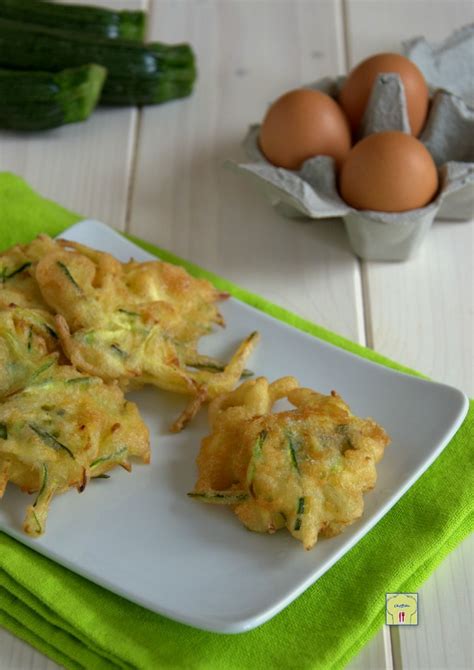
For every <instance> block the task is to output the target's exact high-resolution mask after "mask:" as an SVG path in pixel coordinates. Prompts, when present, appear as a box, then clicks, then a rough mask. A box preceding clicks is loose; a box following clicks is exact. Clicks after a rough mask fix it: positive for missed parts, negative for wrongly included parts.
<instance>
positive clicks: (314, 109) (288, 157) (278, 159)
mask: <svg viewBox="0 0 474 670" xmlns="http://www.w3.org/2000/svg"><path fill="white" fill-rule="evenodd" d="M259 143H260V149H261V150H262V152H263V154H264V155H265V157H266V158H267V160H269V161H270V163H273V165H277V166H278V167H284V168H287V169H289V170H298V168H300V167H301V165H302V163H304V161H305V160H307V159H308V158H312V157H313V156H332V157H333V158H334V159H335V161H336V163H337V164H338V165H340V164H341V162H342V161H343V159H344V157H345V156H346V154H347V153H348V151H349V149H350V148H351V133H350V130H349V124H348V123H347V119H346V117H345V116H344V114H343V112H342V110H341V108H340V107H339V105H338V104H337V102H335V101H334V100H333V99H332V98H330V97H329V96H328V95H326V94H325V93H321V91H313V90H310V89H305V88H301V89H297V90H295V91H290V92H289V93H285V95H282V96H281V98H278V100H276V101H275V102H274V103H273V105H272V106H271V107H270V109H269V110H268V112H267V114H266V116H265V118H264V120H263V123H262V127H261V129H260V138H259Z"/></svg>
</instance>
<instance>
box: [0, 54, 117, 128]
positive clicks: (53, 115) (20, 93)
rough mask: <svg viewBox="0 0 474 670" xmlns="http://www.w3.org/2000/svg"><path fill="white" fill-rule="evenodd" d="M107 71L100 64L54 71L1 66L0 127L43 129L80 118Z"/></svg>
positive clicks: (90, 108)
mask: <svg viewBox="0 0 474 670" xmlns="http://www.w3.org/2000/svg"><path fill="white" fill-rule="evenodd" d="M106 74H107V71H106V69H105V68H103V67H102V66H100V65H82V66H81V67H78V68H73V69H68V70H63V71H62V72H56V73H51V72H18V71H15V70H1V69H0V100H1V104H0V127H1V128H8V129H10V130H45V129H47V128H56V127H57V126H62V125H64V124H66V123H74V122H76V121H83V120H84V119H87V118H88V117H89V115H90V114H91V112H92V111H93V109H94V108H95V106H96V104H97V101H98V99H99V96H100V92H101V89H102V86H103V83H104V81H105V77H106Z"/></svg>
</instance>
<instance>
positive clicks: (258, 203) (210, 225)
mask: <svg viewBox="0 0 474 670" xmlns="http://www.w3.org/2000/svg"><path fill="white" fill-rule="evenodd" d="M75 1H76V2H77V1H78V0H75ZM84 4H86V3H84ZM96 4H102V5H107V4H108V5H110V6H112V5H113V6H117V5H119V6H121V7H128V8H131V7H140V6H141V7H144V8H147V9H148V11H149V12H150V26H149V34H148V37H149V38H151V39H155V40H162V41H165V42H173V41H189V42H190V43H191V44H192V45H193V46H194V48H195V50H196V53H197V58H198V65H199V80H198V83H197V86H196V90H195V93H194V94H193V96H192V97H191V98H189V99H187V100H182V101H178V102H173V103H170V104H167V105H164V106H161V107H160V106H157V107H153V108H152V107H149V108H145V109H143V110H142V111H138V110H136V109H100V110H98V111H97V112H96V113H95V114H94V115H93V116H92V118H91V119H90V120H89V121H88V122H86V123H84V124H76V125H72V126H69V127H64V128H62V129H58V130H55V131H52V132H48V133H45V134H38V135H32V136H29V137H20V136H16V135H7V134H0V169H2V170H11V171H14V172H16V173H17V174H20V175H22V176H23V177H25V178H26V179H27V180H28V181H29V182H30V183H31V184H32V185H33V186H34V187H35V188H36V189H38V190H39V191H40V192H41V193H42V194H44V195H46V196H48V197H50V198H54V199H55V200H58V201H59V202H61V203H62V204H63V205H65V206H66V207H69V208H70V209H72V210H75V211H77V212H81V213H84V214H85V215H87V216H89V217H93V218H97V219H100V220H102V221H104V222H106V223H108V224H110V225H112V226H114V227H116V228H117V229H119V230H122V231H123V230H127V231H129V232H131V233H134V234H136V235H139V236H141V237H142V238H144V239H146V240H149V241H151V242H155V243H156V244H159V245H161V246H163V247H166V248H168V249H169V250H171V251H173V252H175V253H176V254H178V255H180V256H182V257H184V258H188V259H190V260H192V261H194V262H195V263H197V264H199V265H202V266H204V267H206V268H208V269H210V270H212V271H214V272H216V273H218V274H221V275H224V276H226V277H228V278H229V279H231V280H232V281H234V282H236V283H238V284H241V285H242V286H245V287H246V288H248V289H250V290H251V291H253V292H256V293H260V294H261V295H263V296H265V297H266V298H268V299H269V300H272V301H274V302H276V303H279V304H281V305H283V306H284V307H287V308H288V309H290V310H292V311H294V312H297V313H298V314H301V315H302V316H304V317H305V318H307V319H310V320H311V321H314V322H317V323H319V324H321V325H323V326H325V327H327V328H329V329H331V330H334V331H337V332H339V333H341V334H342V335H344V336H346V337H348V338H350V339H352V340H354V341H356V342H360V343H361V344H365V345H367V346H369V347H373V348H374V349H376V350H377V351H379V352H381V353H382V354H385V355H387V356H389V357H391V358H393V359H396V360H398V361H400V362H403V363H405V364H406V365H408V366H411V367H413V368H416V369H418V370H420V371H422V372H423V373H425V374H427V375H429V376H430V377H432V378H433V379H435V380H438V381H442V382H446V383H448V384H452V385H454V386H457V387H459V388H461V389H462V390H463V391H465V392H466V393H468V394H469V395H471V396H473V395H474V380H473V376H474V375H473V333H474V328H473V312H474V309H473V307H474V287H473V271H472V257H473V250H474V244H473V242H474V236H473V227H472V224H470V223H454V222H449V221H443V222H436V223H435V224H434V226H433V228H432V230H431V231H430V233H429V235H428V238H427V239H426V241H425V242H424V244H423V247H422V249H421V250H420V251H419V252H418V254H417V256H416V257H414V258H413V259H412V260H409V261H408V262H405V263H393V264H390V263H374V262H363V261H360V260H358V259H357V258H356V257H355V256H354V255H353V254H352V253H351V250H350V248H349V245H348V242H347V239H346V235H345V231H344V228H343V224H342V222H341V221H337V220H330V221H329V220H328V221H318V222H311V223H307V222H295V221H291V220H289V219H285V218H283V217H281V216H280V215H278V214H277V213H276V212H275V211H274V210H273V209H272V208H271V207H270V206H269V204H268V203H267V202H266V201H265V200H264V198H263V197H262V196H261V194H260V193H259V192H257V190H256V189H255V188H254V187H253V186H252V185H251V184H249V183H248V182H247V181H246V180H244V179H243V178H241V177H239V176H237V175H235V174H232V173H230V172H228V171H226V170H225V169H223V167H222V163H223V161H224V159H226V158H233V159H240V158H242V157H243V153H242V149H241V146H240V142H241V139H242V137H243V135H244V133H245V130H246V128H247V126H248V124H250V123H252V122H256V121H258V120H260V119H261V117H262V114H263V113H264V110H265V109H266V107H267V105H268V103H269V102H270V101H272V100H273V99H275V98H276V97H277V96H278V95H279V94H281V93H282V92H284V91H286V90H288V89H290V88H293V87H296V86H298V85H300V84H303V83H307V82H310V81H312V80H315V79H317V78H319V77H321V76H324V75H338V74H342V73H345V72H346V71H347V69H348V68H350V67H351V66H352V65H353V64H355V63H357V62H358V61H359V60H360V59H362V58H363V57H365V56H367V55H369V54H371V53H374V52H377V51H390V50H392V51H394V50H399V49H400V42H401V40H403V39H407V38H410V37H413V36H416V35H421V34H424V35H425V36H426V37H427V38H429V39H430V40H434V41H436V40H441V39H443V38H444V37H445V36H447V35H448V33H450V32H451V31H452V30H453V29H455V28H458V27H460V26H461V25H463V24H465V23H468V22H472V21H473V20H474V4H473V3H472V2H471V1H465V2H464V1H461V0H390V1H388V0H334V1H333V0H149V1H148V2H146V0H143V1H141V2H140V0H123V1H122V0H120V2H117V0H108V2H106V0H96ZM473 547H474V542H473V541H472V538H471V540H468V541H466V542H464V543H463V544H462V545H461V546H460V547H459V548H458V549H456V551H454V552H453V553H452V554H451V556H450V557H449V558H448V559H447V560H445V561H444V563H443V564H442V565H441V566H440V567H439V568H438V570H437V571H436V572H435V573H434V574H433V575H432V577H431V578H430V579H429V580H428V581H427V582H426V583H425V584H424V585H423V587H422V588H421V589H420V591H419V593H420V596H419V597H420V603H421V615H420V624H419V626H418V627H416V628H413V629H411V628H397V627H392V628H391V629H388V628H385V629H384V630H381V631H380V632H379V633H378V634H377V636H376V637H375V639H374V640H373V641H372V642H371V643H370V644H369V645H367V647H365V648H364V649H363V651H362V652H361V653H360V654H359V656H358V657H357V658H355V659H354V660H353V662H352V663H351V664H350V665H349V668H351V669H352V670H354V669H355V668H360V669H364V670H372V669H375V668H377V669H379V668H387V669H388V668H397V669H398V668H404V669H406V670H408V669H413V670H415V669H416V670H420V669H423V668H430V669H434V668H443V669H444V668H472V667H473V657H472V639H471V635H472V628H473V615H472V596H473V570H472V568H473V553H474V552H473ZM382 595H383V594H382ZM57 667H58V666H56V665H55V664H54V663H53V662H51V661H50V660H48V659H47V658H46V657H44V656H42V655H41V654H39V653H38V652H37V651H35V650H34V649H32V648H31V647H29V646H28V645H26V644H24V643H23V642H21V641H19V640H17V639H16V638H14V637H13V636H11V635H10V634H9V633H7V632H6V631H4V630H0V668H1V669H2V670H53V669H54V668H57ZM150 670H152V669H150ZM153 670H154V669H153ZM236 670H246V669H236ZM282 670H284V669H282Z"/></svg>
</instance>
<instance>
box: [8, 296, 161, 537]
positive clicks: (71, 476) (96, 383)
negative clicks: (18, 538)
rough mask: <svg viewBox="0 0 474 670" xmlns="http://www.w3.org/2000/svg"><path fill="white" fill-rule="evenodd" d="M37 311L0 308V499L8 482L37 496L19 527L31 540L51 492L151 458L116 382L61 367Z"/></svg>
mask: <svg viewBox="0 0 474 670" xmlns="http://www.w3.org/2000/svg"><path fill="white" fill-rule="evenodd" d="M39 313H40V312H39V310H21V309H16V308H10V309H5V310H0V370H1V371H2V374H1V376H0V497H1V496H2V494H3V492H4V490H5V487H6V485H7V483H8V481H12V482H13V483H14V484H16V485H18V486H19V487H20V488H21V489H22V490H24V491H28V492H29V493H33V492H35V491H37V492H38V495H37V498H36V501H35V502H34V503H33V505H30V506H29V507H28V509H27V513H26V518H25V523H24V530H25V532H26V533H28V534H29V535H33V536H35V535H40V534H41V533H43V532H44V528H45V522H46V517H47V514H48V508H49V504H50V502H51V499H52V497H53V496H54V495H55V494H57V493H61V492H62V491H65V490H66V489H68V488H69V487H71V486H74V487H76V488H77V489H78V490H79V491H82V490H84V488H85V486H86V484H87V482H88V480H89V479H90V478H91V477H97V476H99V475H101V474H103V473H104V472H106V471H107V470H110V469H111V468H113V467H115V466H116V465H121V466H123V467H125V468H126V469H130V465H129V461H128V459H129V457H130V456H137V457H139V458H141V459H142V460H143V461H144V462H145V463H147V462H149V458H150V450H149V436H148V429H147V428H146V426H145V424H144V423H143V421H142V420H141V418H140V415H139V413H138V409H137V407H136V406H135V405H134V404H133V403H131V402H128V401H127V400H125V398H124V397H123V394H122V392H121V390H120V389H119V387H118V386H117V385H116V384H112V385H107V384H105V383H104V382H103V381H102V380H101V379H99V378H97V377H86V376H85V375H82V374H81V373H80V372H78V371H77V370H76V369H75V368H73V367H72V366H70V365H61V364H60V363H59V362H58V359H59V354H58V353H54V352H53V353H51V351H52V350H53V351H54V346H55V338H54V336H53V335H52V334H51V333H50V332H49V330H48V327H46V328H45V327H44V324H43V322H42V321H41V320H40V319H39V318H38V314H39ZM43 316H44V315H43ZM46 317H47V315H46V316H44V318H45V323H46V324H47V320H46Z"/></svg>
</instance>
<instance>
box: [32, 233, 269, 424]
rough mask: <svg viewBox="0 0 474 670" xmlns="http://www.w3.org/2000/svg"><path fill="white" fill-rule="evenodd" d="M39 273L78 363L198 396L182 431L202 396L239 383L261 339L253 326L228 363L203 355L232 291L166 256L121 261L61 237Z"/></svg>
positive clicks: (128, 381) (130, 382)
mask: <svg viewBox="0 0 474 670" xmlns="http://www.w3.org/2000/svg"><path fill="white" fill-rule="evenodd" d="M35 277H36V280H37V282H38V285H39V287H40V290H41V293H42V295H43V297H44V299H45V301H46V302H47V304H48V305H49V307H50V308H51V309H52V310H53V311H55V312H56V313H57V317H56V326H57V331H58V334H59V337H60V340H61V344H62V347H63V349H64V351H65V353H66V355H67V357H68V358H69V360H70V361H71V362H72V363H73V365H75V366H76V367H77V368H78V369H80V370H82V371H83V372H86V373H88V374H95V375H98V376H100V377H101V378H102V379H104V380H105V381H112V380H116V381H118V382H119V384H120V386H121V387H122V388H123V389H127V388H137V387H139V386H141V385H143V384H153V385H156V386H158V387H159V388H162V389H165V390H168V391H174V392H177V393H183V394H186V395H189V396H192V400H191V402H190V404H189V405H188V408H187V409H186V410H185V412H184V413H183V414H182V415H181V417H180V418H179V419H178V421H177V422H176V424H175V426H174V428H175V429H177V430H179V429H181V428H182V427H183V425H184V424H185V423H186V422H187V421H188V420H189V419H190V418H192V416H193V415H194V413H195V412H196V411H197V409H198V408H199V406H200V404H201V403H202V402H203V401H205V400H207V399H210V398H213V397H216V396H217V395H218V394H220V393H222V392H224V391H229V390H230V389H232V388H233V387H234V386H235V385H236V384H237V382H238V380H239V379H240V377H241V375H242V373H243V371H244V369H245V362H246V360H247V358H248V356H249V354H250V352H251V350H252V349H253V346H254V344H255V342H256V341H257V339H258V335H257V334H256V333H252V334H251V335H250V336H249V337H248V338H247V339H246V340H244V342H242V343H241V345H240V347H239V348H238V349H237V351H236V352H235V354H234V355H233V357H232V358H231V360H230V361H229V363H227V364H225V365H224V366H223V367H222V368H221V369H219V366H218V364H216V363H215V362H212V360H211V359H209V358H208V357H205V356H201V355H200V354H199V353H198V352H197V343H198V340H199V338H200V337H201V336H202V335H203V334H204V333H208V332H210V331H211V330H212V327H213V325H214V324H219V325H223V319H222V316H221V315H220V313H219V311H218V310H217V308H216V306H215V302H216V301H217V300H219V299H221V298H223V297H227V296H226V294H222V293H219V292H218V291H217V290H216V289H215V288H214V287H213V286H212V285H211V284H210V283H209V282H207V281H205V280H199V279H194V278H193V277H191V276H190V275H188V274H187V272H185V270H183V269H182V268H178V267H175V266H172V265H169V264H167V263H163V262H161V261H153V262H149V263H135V262H130V263H127V264H122V263H120V262H119V261H117V260H116V259H115V258H113V257H112V256H110V255H109V254H106V253H102V252H99V251H95V250H93V249H89V248H88V247H85V246H83V245H78V244H75V243H71V242H66V241H64V240H59V241H58V242H57V243H56V248H55V249H54V250H53V251H50V252H49V253H47V254H46V255H45V256H43V258H41V260H40V261H39V262H38V264H37V266H36V269H35Z"/></svg>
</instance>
